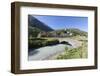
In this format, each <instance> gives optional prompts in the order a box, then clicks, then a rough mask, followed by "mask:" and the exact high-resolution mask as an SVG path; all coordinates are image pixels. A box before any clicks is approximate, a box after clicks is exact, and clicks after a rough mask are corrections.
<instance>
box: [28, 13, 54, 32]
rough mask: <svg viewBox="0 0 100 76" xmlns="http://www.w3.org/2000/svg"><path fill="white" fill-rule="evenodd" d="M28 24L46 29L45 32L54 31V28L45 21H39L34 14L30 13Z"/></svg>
mask: <svg viewBox="0 0 100 76" xmlns="http://www.w3.org/2000/svg"><path fill="white" fill-rule="evenodd" d="M28 26H31V27H35V28H38V29H40V30H42V31H45V32H48V31H53V29H52V28H50V27H49V26H48V25H46V24H45V23H43V22H41V21H39V20H38V19H36V18H35V17H33V16H32V15H28Z"/></svg>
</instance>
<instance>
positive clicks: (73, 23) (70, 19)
mask: <svg viewBox="0 0 100 76" xmlns="http://www.w3.org/2000/svg"><path fill="white" fill-rule="evenodd" d="M33 16H34V17H35V18H37V19H38V20H40V21H42V22H44V23H45V24H47V25H48V26H50V27H51V28H53V29H55V30H56V29H65V28H78V29H80V30H83V31H88V17H75V16H45V15H33Z"/></svg>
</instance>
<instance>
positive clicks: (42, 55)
mask: <svg viewBox="0 0 100 76" xmlns="http://www.w3.org/2000/svg"><path fill="white" fill-rule="evenodd" d="M58 39H59V41H60V42H61V41H67V42H69V43H70V44H71V45H72V46H69V45H65V44H58V45H54V46H46V47H42V48H39V49H36V50H34V51H31V52H30V53H29V57H28V59H29V60H48V59H50V57H52V56H54V55H57V54H60V53H62V52H63V51H64V50H65V48H66V47H69V48H77V47H79V46H80V45H81V42H79V41H78V40H74V39H70V38H58Z"/></svg>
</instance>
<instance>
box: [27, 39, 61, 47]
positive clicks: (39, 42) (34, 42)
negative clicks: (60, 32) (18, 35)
mask: <svg viewBox="0 0 100 76" xmlns="http://www.w3.org/2000/svg"><path fill="white" fill-rule="evenodd" d="M56 44H59V40H57V39H51V40H49V39H40V38H35V39H29V41H28V45H29V46H28V48H29V49H30V48H33V49H37V48H40V47H44V46H51V45H56Z"/></svg>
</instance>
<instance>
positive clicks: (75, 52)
mask: <svg viewBox="0 0 100 76" xmlns="http://www.w3.org/2000/svg"><path fill="white" fill-rule="evenodd" d="M76 58H77V59H78V58H87V42H83V43H82V45H81V46H80V47H78V48H73V49H68V48H65V51H64V53H62V54H60V55H58V56H57V59H76Z"/></svg>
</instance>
